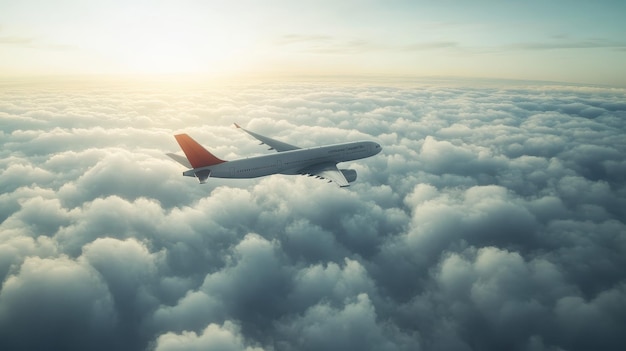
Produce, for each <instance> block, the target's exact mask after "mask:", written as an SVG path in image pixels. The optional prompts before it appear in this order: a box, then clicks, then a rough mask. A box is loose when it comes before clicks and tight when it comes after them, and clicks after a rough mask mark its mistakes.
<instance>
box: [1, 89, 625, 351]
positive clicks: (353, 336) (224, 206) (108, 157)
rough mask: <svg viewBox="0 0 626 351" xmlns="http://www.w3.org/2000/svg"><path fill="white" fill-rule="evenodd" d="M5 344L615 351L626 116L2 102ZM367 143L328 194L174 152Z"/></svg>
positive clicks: (247, 93) (328, 101)
mask: <svg viewBox="0 0 626 351" xmlns="http://www.w3.org/2000/svg"><path fill="white" fill-rule="evenodd" d="M0 96H1V98H0V122H1V123H2V131H1V132H0V141H1V142H2V145H3V148H2V149H0V166H1V167H0V180H1V182H0V189H1V191H2V192H1V193H0V220H1V221H2V222H1V223H0V277H1V279H2V289H1V290H0V348H2V349H12V350H20V349H24V350H25V349H28V350H37V349H49V348H51V347H54V348H62V349H112V348H114V349H121V350H124V349H127V350H137V349H156V350H174V349H185V350H188V349H203V350H204V349H215V350H272V349H274V350H301V349H312V350H313V349H315V350H317V349H342V350H345V349H375V350H415V349H429V350H449V349H457V350H473V349H481V350H482V349H517V350H554V349H568V350H586V349H590V348H599V349H604V350H618V349H621V347H622V346H623V345H624V343H626V339H625V337H624V336H623V335H622V334H623V333H622V332H621V330H622V329H623V327H624V324H625V320H626V309H625V308H624V306H626V273H624V270H623V267H624V266H626V224H625V223H626V221H625V219H626V177H625V176H624V175H625V174H626V161H625V160H624V157H623V155H626V143H625V142H624V140H623V136H624V134H625V132H626V122H624V121H626V106H625V105H624V103H623V101H624V99H625V93H624V91H623V90H616V89H603V88H592V87H578V86H549V85H540V84H535V85H532V86H526V87H524V86H516V87H511V86H502V85H497V84H494V85H484V86H471V87H470V85H468V84H466V83H455V82H445V83H444V82H439V83H436V82H431V83H429V84H421V85H420V84H394V83H392V82H387V83H381V82H379V83H377V84H373V83H366V82H353V83H350V84H347V83H346V84H339V83H332V84H331V83H321V82H318V83H280V84H279V83H271V84H270V83H258V84H247V85H245V84H241V85H237V86H232V87H230V88H222V89H216V88H213V87H210V86H198V85H193V86H191V85H190V86H188V87H184V86H183V87H181V86H177V87H176V89H174V88H168V87H167V86H163V85H161V86H158V87H157V86H156V85H153V86H141V85H134V84H126V85H124V84H113V83H111V82H109V83H101V84H100V83H99V84H87V85H85V86H81V87H77V86H76V85H70V86H59V87H55V88H51V87H50V86H46V85H41V86H37V85H33V86H32V87H29V88H25V87H16V88H15V89H7V90H5V91H3V92H0ZM233 121H237V122H239V123H242V124H245V125H247V126H248V127H249V128H250V129H252V130H255V131H258V132H260V133H262V134H266V135H269V136H272V137H276V138H279V139H281V140H284V141H286V142H289V143H293V144H297V145H301V146H312V145H317V144H324V143H334V142H341V141H345V140H359V139H375V140H377V141H379V142H381V143H382V144H383V147H384V150H383V153H381V154H379V155H377V156H376V157H373V158H369V159H365V160H359V161H356V162H351V163H350V167H351V168H354V169H356V170H357V171H358V172H359V178H358V180H357V182H355V183H353V185H352V186H351V187H350V188H348V189H340V188H337V187H335V186H332V185H328V184H326V183H325V182H320V181H319V180H316V179H312V178H308V177H300V176H281V175H275V176H271V177H266V178H262V179H255V180H222V179H209V182H207V184H205V185H198V184H197V181H195V180H194V179H192V178H187V177H182V176H181V172H182V171H183V169H181V167H180V166H179V165H178V164H177V163H175V162H172V161H171V160H169V159H168V158H167V157H166V156H164V153H166V152H172V151H176V150H177V149H178V145H177V144H176V142H175V140H174V139H173V138H172V134H176V133H179V132H186V133H189V134H191V135H193V136H194V138H196V139H197V140H198V141H200V142H201V143H202V144H204V145H205V146H206V147H207V148H209V149H211V150H212V151H214V152H215V153H216V154H217V155H219V156H220V157H223V158H225V159H233V158H237V157H245V156H248V155H254V154H262V153H265V152H269V151H266V150H265V149H264V148H263V147H261V146H258V143H257V142H256V141H255V140H252V139H251V138H250V137H249V136H247V135H245V134H244V133H240V132H239V131H237V130H236V129H235V128H231V127H229V124H230V123H231V122H233Z"/></svg>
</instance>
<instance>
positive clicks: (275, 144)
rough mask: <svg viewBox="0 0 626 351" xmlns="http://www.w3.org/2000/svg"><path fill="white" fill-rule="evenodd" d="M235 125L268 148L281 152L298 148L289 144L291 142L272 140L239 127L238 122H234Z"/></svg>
mask: <svg viewBox="0 0 626 351" xmlns="http://www.w3.org/2000/svg"><path fill="white" fill-rule="evenodd" d="M235 127H237V128H239V129H241V130H243V131H244V132H246V133H248V134H250V135H252V136H253V137H255V138H256V139H257V140H259V141H260V142H261V145H263V144H266V145H267V146H269V147H270V148H269V150H276V151H278V152H283V151H291V150H297V149H299V147H297V146H295V145H291V144H287V143H283V142H282V141H278V140H274V139H272V138H268V137H266V136H263V135H261V134H257V133H255V132H251V131H249V130H247V129H244V128H241V127H240V126H239V124H237V123H235Z"/></svg>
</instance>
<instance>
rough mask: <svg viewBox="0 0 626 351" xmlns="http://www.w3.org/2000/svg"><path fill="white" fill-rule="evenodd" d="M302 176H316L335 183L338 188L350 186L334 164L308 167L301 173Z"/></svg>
mask: <svg viewBox="0 0 626 351" xmlns="http://www.w3.org/2000/svg"><path fill="white" fill-rule="evenodd" d="M301 173H302V174H309V175H312V176H317V177H319V178H322V179H328V180H330V181H333V182H335V183H336V184H337V185H339V186H340V187H342V188H343V187H346V186H350V183H348V180H347V179H346V177H345V176H344V175H343V173H342V172H341V171H340V170H339V169H338V168H337V165H336V164H334V163H319V164H316V165H313V166H309V167H307V168H305V169H303V170H302V171H301Z"/></svg>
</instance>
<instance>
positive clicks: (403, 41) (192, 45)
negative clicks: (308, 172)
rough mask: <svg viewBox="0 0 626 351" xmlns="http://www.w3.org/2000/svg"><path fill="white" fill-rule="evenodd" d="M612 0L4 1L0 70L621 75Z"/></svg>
mask: <svg viewBox="0 0 626 351" xmlns="http://www.w3.org/2000/svg"><path fill="white" fill-rule="evenodd" d="M624 13H626V2H624V1H596V2H590V1H571V0H570V1H562V0H555V1H487V0H484V1H452V0H450V1H445V0H444V1H373V0H371V1H306V2H305V1H283V0H273V1H228V2H226V1H78V0H60V1H36V0H23V1H6V0H0V50H1V52H2V55H0V74H2V75H13V76H15V75H17V76H20V75H39V74H46V75H47V74H61V75H63V74H137V73H140V74H157V73H203V74H219V75H224V74H226V75H228V74H308V75H318V74H323V75H335V74H341V75H393V76H408V75H415V76H462V77H486V78H513V79H532V80H555V81H565V82H579V83H599V84H609V85H618V86H626V68H625V67H626V65H625V64H624V62H626V39H625V38H626V24H624V20H623V15H624Z"/></svg>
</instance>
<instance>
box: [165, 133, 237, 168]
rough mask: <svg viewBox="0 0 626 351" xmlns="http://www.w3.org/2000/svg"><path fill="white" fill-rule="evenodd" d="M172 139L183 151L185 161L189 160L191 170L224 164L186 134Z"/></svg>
mask: <svg viewBox="0 0 626 351" xmlns="http://www.w3.org/2000/svg"><path fill="white" fill-rule="evenodd" d="M174 138H176V141H177V142H178V145H180V148H181V149H183V152H184V153H185V156H187V160H189V164H190V165H191V166H192V167H193V168H201V167H207V166H212V165H216V164H218V163H224V162H226V161H224V160H221V159H219V158H217V157H215V155H213V154H212V153H210V152H209V151H207V149H205V148H204V147H202V145H200V144H198V142H196V141H195V140H193V139H192V138H191V137H190V136H189V135H187V134H178V135H174Z"/></svg>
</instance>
